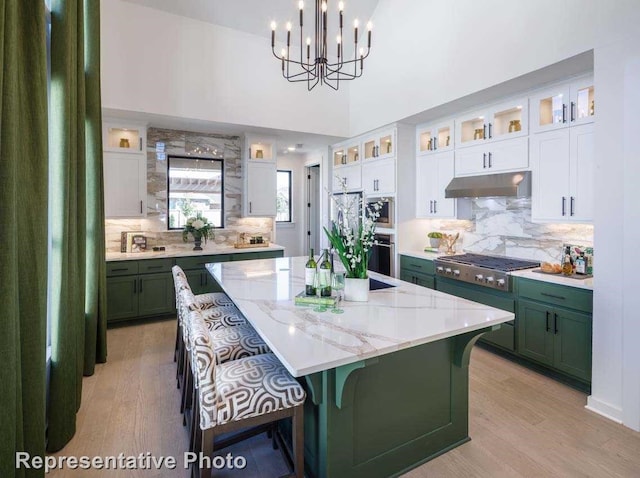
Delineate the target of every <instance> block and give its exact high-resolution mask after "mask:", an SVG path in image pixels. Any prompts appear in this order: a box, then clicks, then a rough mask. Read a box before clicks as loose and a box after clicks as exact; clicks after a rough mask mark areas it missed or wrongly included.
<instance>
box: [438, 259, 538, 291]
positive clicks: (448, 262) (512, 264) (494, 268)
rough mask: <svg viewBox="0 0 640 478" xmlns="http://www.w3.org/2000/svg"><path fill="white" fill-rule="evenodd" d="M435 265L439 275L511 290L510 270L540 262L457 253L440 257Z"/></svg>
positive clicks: (534, 265) (531, 266)
mask: <svg viewBox="0 0 640 478" xmlns="http://www.w3.org/2000/svg"><path fill="white" fill-rule="evenodd" d="M434 265H435V269H436V275H438V276H441V277H447V278H449V279H454V280H459V281H464V282H469V283H471V284H476V285H480V286H483V287H489V288H492V289H495V290H502V291H505V292H509V291H511V281H510V280H509V272H512V271H518V270H522V269H533V268H534V267H539V266H540V263H539V262H536V261H529V260H525V259H517V258H514V257H504V256H489V255H484V254H457V255H453V256H443V257H439V258H438V259H436V260H435V261H434Z"/></svg>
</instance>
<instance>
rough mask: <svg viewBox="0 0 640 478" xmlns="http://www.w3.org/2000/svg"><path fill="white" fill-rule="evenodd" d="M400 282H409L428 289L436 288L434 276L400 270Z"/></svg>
mask: <svg viewBox="0 0 640 478" xmlns="http://www.w3.org/2000/svg"><path fill="white" fill-rule="evenodd" d="M400 280H403V281H406V282H411V283H412V284H416V285H419V286H421V287H427V288H428V289H435V288H436V281H435V277H434V276H431V275H427V274H420V273H419V272H411V271H407V270H405V269H402V270H401V271H400Z"/></svg>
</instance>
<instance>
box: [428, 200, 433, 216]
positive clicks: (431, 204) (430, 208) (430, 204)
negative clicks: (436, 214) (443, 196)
mask: <svg viewBox="0 0 640 478" xmlns="http://www.w3.org/2000/svg"><path fill="white" fill-rule="evenodd" d="M429 212H430V213H431V214H433V201H429Z"/></svg>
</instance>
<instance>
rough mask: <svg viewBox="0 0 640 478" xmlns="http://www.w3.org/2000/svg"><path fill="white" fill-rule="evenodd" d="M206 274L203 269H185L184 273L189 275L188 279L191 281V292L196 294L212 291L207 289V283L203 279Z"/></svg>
mask: <svg viewBox="0 0 640 478" xmlns="http://www.w3.org/2000/svg"><path fill="white" fill-rule="evenodd" d="M204 274H205V273H204V272H202V271H201V270H194V271H190V270H185V271H184V275H185V276H187V281H188V282H189V286H190V287H191V292H193V293H194V294H195V295H198V294H204V293H206V292H210V291H208V290H207V285H206V283H205V282H204V280H203V277H204Z"/></svg>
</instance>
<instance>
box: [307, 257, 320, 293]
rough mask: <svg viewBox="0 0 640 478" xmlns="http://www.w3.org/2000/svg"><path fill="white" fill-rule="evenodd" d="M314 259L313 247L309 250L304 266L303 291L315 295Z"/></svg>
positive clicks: (315, 265)
mask: <svg viewBox="0 0 640 478" xmlns="http://www.w3.org/2000/svg"><path fill="white" fill-rule="evenodd" d="M316 267H317V264H316V260H315V259H314V257H313V249H310V250H309V260H308V261H307V263H306V264H305V266H304V293H305V294H306V295H316V287H315V279H316Z"/></svg>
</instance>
